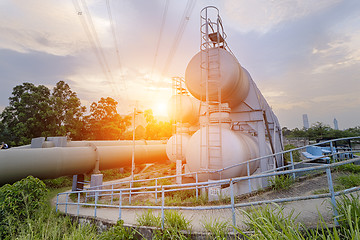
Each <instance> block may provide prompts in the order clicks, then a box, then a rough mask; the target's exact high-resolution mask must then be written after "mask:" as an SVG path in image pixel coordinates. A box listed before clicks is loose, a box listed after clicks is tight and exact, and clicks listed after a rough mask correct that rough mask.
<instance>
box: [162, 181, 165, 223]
mask: <svg viewBox="0 0 360 240" xmlns="http://www.w3.org/2000/svg"><path fill="white" fill-rule="evenodd" d="M164 205H165V192H164V186H161V229H164V220H165V214H164Z"/></svg>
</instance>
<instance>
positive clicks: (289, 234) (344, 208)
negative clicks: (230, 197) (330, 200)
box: [237, 195, 360, 240]
mask: <svg viewBox="0 0 360 240" xmlns="http://www.w3.org/2000/svg"><path fill="white" fill-rule="evenodd" d="M337 211H338V213H339V218H338V222H339V226H338V227H328V226H327V224H326V223H325V221H324V219H323V217H322V216H321V215H320V214H319V216H320V219H321V220H320V222H319V225H318V226H317V228H316V229H312V230H309V229H306V228H305V227H304V226H303V225H302V224H301V223H296V222H295V220H296V217H297V216H294V214H293V212H291V213H290V214H289V215H285V214H284V211H283V208H282V207H280V206H279V205H277V204H273V205H267V206H265V207H258V208H255V207H253V208H251V209H250V210H249V211H244V214H245V215H246V217H247V219H248V220H247V221H246V225H247V227H248V229H247V230H249V231H251V233H250V234H249V233H248V234H245V232H243V231H242V230H240V229H238V228H237V231H238V232H239V233H240V234H241V235H242V236H243V237H244V238H246V239H251V240H255V239H256V240H258V239H269V240H277V239H299V240H303V239H322V240H342V239H354V240H355V239H360V229H359V223H360V202H359V199H358V197H357V196H354V195H350V196H346V195H344V196H342V197H341V198H340V199H339V200H337Z"/></svg>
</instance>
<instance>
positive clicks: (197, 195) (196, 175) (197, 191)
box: [195, 172, 199, 200]
mask: <svg viewBox="0 0 360 240" xmlns="http://www.w3.org/2000/svg"><path fill="white" fill-rule="evenodd" d="M195 180H196V200H198V199H199V188H198V185H197V184H198V183H199V181H198V173H197V172H196V174H195Z"/></svg>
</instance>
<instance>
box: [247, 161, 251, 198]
mask: <svg viewBox="0 0 360 240" xmlns="http://www.w3.org/2000/svg"><path fill="white" fill-rule="evenodd" d="M246 168H247V169H246V170H247V176H248V177H250V164H249V161H248V162H247V163H246ZM248 184H249V193H251V179H250V178H248Z"/></svg>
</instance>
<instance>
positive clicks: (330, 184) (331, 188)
mask: <svg viewBox="0 0 360 240" xmlns="http://www.w3.org/2000/svg"><path fill="white" fill-rule="evenodd" d="M326 176H327V181H328V185H329V192H330V195H331V204H332V207H333V211H334V222H335V225H338V224H339V223H338V221H337V218H338V212H337V207H336V200H335V192H334V185H333V181H332V177H331V169H330V167H328V168H326Z"/></svg>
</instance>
